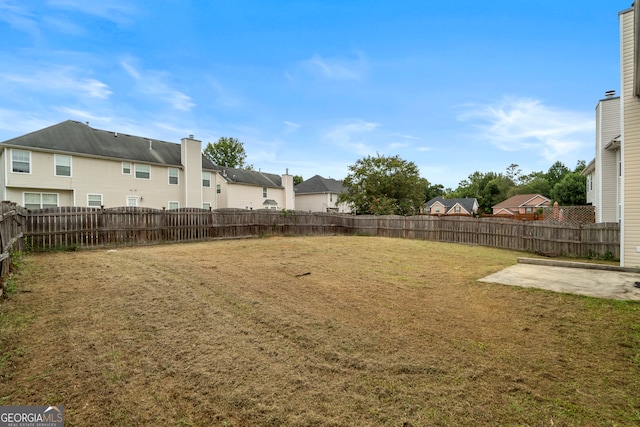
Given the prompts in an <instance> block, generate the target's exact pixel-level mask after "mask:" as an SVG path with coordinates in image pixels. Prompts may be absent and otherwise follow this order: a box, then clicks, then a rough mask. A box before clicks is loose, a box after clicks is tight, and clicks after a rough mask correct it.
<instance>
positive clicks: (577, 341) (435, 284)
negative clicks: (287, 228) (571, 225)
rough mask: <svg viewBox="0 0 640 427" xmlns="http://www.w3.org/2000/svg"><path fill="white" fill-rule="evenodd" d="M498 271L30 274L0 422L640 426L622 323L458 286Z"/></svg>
mask: <svg viewBox="0 0 640 427" xmlns="http://www.w3.org/2000/svg"><path fill="white" fill-rule="evenodd" d="M518 255H520V254H518V253H515V252H509V251H503V250H496V249H488V248H481V247H470V246H462V245H454V244H443V243H434V242H424V241H411V240H401V239H384V238H372V237H288V238H287V237H278V238H268V239H253V240H235V241H216V242H207V243H197V244H180V245H168V246H154V247H138V248H123V249H118V250H117V252H107V251H106V250H100V251H81V252H74V253H50V254H34V255H30V256H29V257H28V259H27V262H26V265H25V267H24V268H23V269H22V271H21V273H20V275H19V277H18V278H17V288H18V289H19V292H18V293H17V294H14V295H13V296H12V297H11V298H10V299H9V300H7V301H5V302H4V303H2V304H0V350H1V351H2V355H0V405H18V404H32V405H48V404H59V405H64V407H65V413H66V422H67V425H69V426H73V425H77V426H86V425H167V426H174V425H183V426H192V425H198V426H209V425H230V426H251V425H266V426H268V425H272V426H280V425H287V426H308V425H318V426H331V425H335V426H344V425H360V426H376V425H395V426H401V425H405V426H422V425H469V426H473V425H505V426H506V425H513V426H515V425H531V426H551V425H554V426H568V425H575V426H578V425H580V426H582V425H593V426H597V425H611V426H613V425H634V424H635V423H640V400H639V394H638V390H640V375H639V374H640V305H639V304H638V303H633V302H619V301H608V300H597V299H593V298H586V297H579V296H572V295H566V294H556V293H551V292H545V291H538V290H531V289H520V288H513V287H508V286H501V285H492V284H484V283H479V282H476V279H478V278H481V277H484V276H485V275H488V274H490V273H493V272H496V271H498V270H500V269H502V268H504V267H506V266H509V265H512V264H514V263H515V260H516V257H517V256H518Z"/></svg>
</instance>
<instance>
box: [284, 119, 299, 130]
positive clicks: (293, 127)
mask: <svg viewBox="0 0 640 427" xmlns="http://www.w3.org/2000/svg"><path fill="white" fill-rule="evenodd" d="M284 125H285V129H284V133H291V132H295V131H297V130H298V129H300V126H302V125H301V124H299V123H294V122H290V121H288V120H285V121H284Z"/></svg>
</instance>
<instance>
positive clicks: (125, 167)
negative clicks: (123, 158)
mask: <svg viewBox="0 0 640 427" xmlns="http://www.w3.org/2000/svg"><path fill="white" fill-rule="evenodd" d="M122 173H123V174H124V175H131V163H129V162H122Z"/></svg>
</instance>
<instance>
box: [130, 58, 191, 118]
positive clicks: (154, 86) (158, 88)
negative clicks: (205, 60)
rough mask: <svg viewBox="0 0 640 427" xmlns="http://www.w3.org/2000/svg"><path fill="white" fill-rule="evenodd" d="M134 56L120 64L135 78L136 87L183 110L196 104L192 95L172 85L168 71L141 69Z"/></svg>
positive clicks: (188, 109)
mask: <svg viewBox="0 0 640 427" xmlns="http://www.w3.org/2000/svg"><path fill="white" fill-rule="evenodd" d="M133 62H135V59H133V58H126V59H123V60H121V61H120V66H121V67H122V68H123V69H124V70H125V71H126V73H127V74H128V75H129V76H131V77H132V78H133V79H134V80H135V88H136V89H137V90H138V91H139V92H140V93H142V94H145V95H149V96H151V97H154V98H158V99H161V100H163V101H164V102H166V103H168V104H169V105H171V107H172V108H174V109H176V110H181V111H190V110H191V109H192V108H193V107H194V106H195V104H194V103H193V101H192V99H191V97H190V96H189V95H186V94H184V93H182V92H181V91H179V90H176V89H174V88H172V87H171V85H170V84H169V83H168V82H167V81H168V80H170V76H169V74H168V73H165V72H162V71H154V70H142V71H141V70H139V69H138V68H137V67H136V66H135V65H133V64H132V63H133Z"/></svg>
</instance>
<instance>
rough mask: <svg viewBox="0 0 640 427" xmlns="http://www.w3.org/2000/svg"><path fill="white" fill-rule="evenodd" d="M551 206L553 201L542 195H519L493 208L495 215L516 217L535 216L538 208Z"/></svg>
mask: <svg viewBox="0 0 640 427" xmlns="http://www.w3.org/2000/svg"><path fill="white" fill-rule="evenodd" d="M550 204H551V200H549V199H547V198H546V197H544V196H542V195H540V194H518V195H515V196H513V197H510V198H508V199H507V200H505V201H504V202H501V203H498V204H497V205H495V206H492V208H493V214H494V215H503V216H515V215H522V214H533V213H535V212H536V210H537V209H538V208H540V207H543V206H549V205H550Z"/></svg>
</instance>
